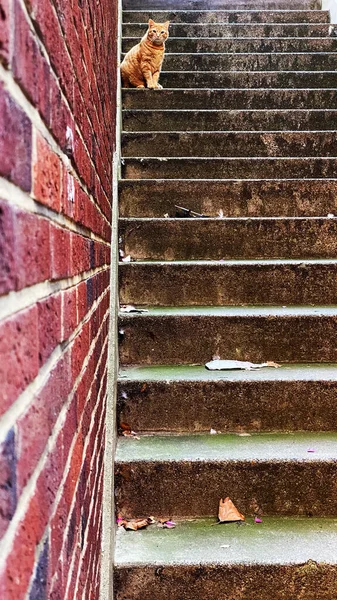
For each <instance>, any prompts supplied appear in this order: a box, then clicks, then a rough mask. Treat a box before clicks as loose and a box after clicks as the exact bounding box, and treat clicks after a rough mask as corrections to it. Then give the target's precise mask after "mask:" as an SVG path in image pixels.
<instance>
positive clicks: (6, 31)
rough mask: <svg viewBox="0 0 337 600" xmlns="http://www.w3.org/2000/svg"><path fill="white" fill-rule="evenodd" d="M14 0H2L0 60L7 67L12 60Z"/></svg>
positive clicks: (0, 8) (0, 13)
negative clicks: (11, 43) (12, 11)
mask: <svg viewBox="0 0 337 600" xmlns="http://www.w3.org/2000/svg"><path fill="white" fill-rule="evenodd" d="M11 9H12V0H0V62H2V64H3V65H4V66H5V67H7V66H8V64H9V62H10V59H11V57H10V51H11V48H10V37H11V25H10V18H11Z"/></svg>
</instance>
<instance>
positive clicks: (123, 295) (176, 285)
mask: <svg viewBox="0 0 337 600" xmlns="http://www.w3.org/2000/svg"><path fill="white" fill-rule="evenodd" d="M119 273H120V276H119V281H120V301H121V303H122V304H136V305H137V306H140V305H149V306H189V305H194V306H201V305H203V306H226V305H233V306H235V305H237V304H239V305H240V304H247V305H249V304H250V305H264V304H267V305H276V306H279V305H280V304H281V305H291V304H304V305H306V304H321V305H322V304H337V266H336V265H329V266H328V265H320V264H318V265H310V264H308V265H304V264H301V265H294V266H293V265H291V266H287V265H277V266H269V265H248V266H238V265H233V266H226V265H221V264H218V265H196V264H193V263H190V264H188V265H186V266H185V265H165V264H161V265H152V264H145V265H143V264H142V265H140V264H135V263H131V264H128V263H124V264H122V265H121V267H120V271H119ZM163 281H165V282H167V285H165V286H164V285H163ZM336 422H337V421H336Z"/></svg>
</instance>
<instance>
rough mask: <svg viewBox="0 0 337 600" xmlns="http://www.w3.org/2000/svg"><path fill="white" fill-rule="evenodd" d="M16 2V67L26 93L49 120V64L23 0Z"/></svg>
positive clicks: (19, 81) (16, 77)
mask: <svg viewBox="0 0 337 600" xmlns="http://www.w3.org/2000/svg"><path fill="white" fill-rule="evenodd" d="M12 1H13V3H14V44H13V58H12V70H13V74H14V77H15V79H16V80H17V82H18V83H19V85H20V86H21V88H22V90H23V91H24V93H25V94H26V96H27V97H28V98H29V99H30V100H31V101H32V103H33V104H34V105H35V106H36V107H37V108H38V109H39V110H40V113H41V115H42V116H43V118H44V119H45V121H46V122H47V124H48V123H49V111H50V85H49V83H50V82H49V72H50V71H49V67H48V64H47V61H46V59H45V58H44V56H43V54H42V52H41V49H40V47H39V44H38V42H37V38H36V36H35V35H34V32H33V30H32V28H31V27H30V26H29V23H28V21H27V19H26V16H25V14H24V11H23V9H22V6H21V4H20V1H19V0H12Z"/></svg>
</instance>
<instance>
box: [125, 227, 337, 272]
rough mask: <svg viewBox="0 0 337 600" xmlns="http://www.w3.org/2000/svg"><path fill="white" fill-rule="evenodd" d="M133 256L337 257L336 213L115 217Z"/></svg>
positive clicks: (144, 257) (147, 258) (137, 257)
mask: <svg viewBox="0 0 337 600" xmlns="http://www.w3.org/2000/svg"><path fill="white" fill-rule="evenodd" d="M119 235H120V240H121V247H122V248H123V250H124V252H125V254H126V255H130V256H131V257H132V259H133V260H183V261H184V260H223V259H229V260H231V259H243V260H245V259H257V258H260V259H269V258H292V259H303V260H304V259H309V258H313V259H316V258H333V259H334V258H336V257H337V218H333V219H329V218H328V217H320V218H319V217H317V218H314V217H312V218H305V217H304V218H299V217H296V218H272V217H271V218H270V217H269V218H229V219H227V218H222V219H221V218H215V219H214V218H207V219H193V218H192V219H165V218H162V219H151V218H150V219H120V224H119Z"/></svg>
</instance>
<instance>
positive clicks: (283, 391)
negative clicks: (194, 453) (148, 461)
mask: <svg viewBox="0 0 337 600" xmlns="http://www.w3.org/2000/svg"><path fill="white" fill-rule="evenodd" d="M336 394H337V382H333V381H330V382H329V381H328V382H327V381H255V382H254V381H249V382H242V381H241V382H240V381H239V382H238V381H221V380H220V381H219V380H218V381H214V382H212V381H207V380H206V381H196V382H195V381H183V380H182V381H147V383H146V388H145V390H144V381H132V382H120V383H119V392H118V423H128V424H129V425H130V427H132V429H133V430H134V431H137V432H146V431H152V432H167V433H169V432H172V431H174V432H176V433H184V432H193V433H195V432H200V431H205V432H206V431H207V432H209V431H210V429H211V428H212V429H215V430H216V431H221V432H226V431H228V432H232V431H238V432H240V431H242V430H243V431H246V432H247V431H251V432H254V431H256V432H259V431H265V432H269V431H284V432H287V431H333V430H334V429H335V427H336V419H337V401H336ZM187 407H188V410H186V408H187Z"/></svg>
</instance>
